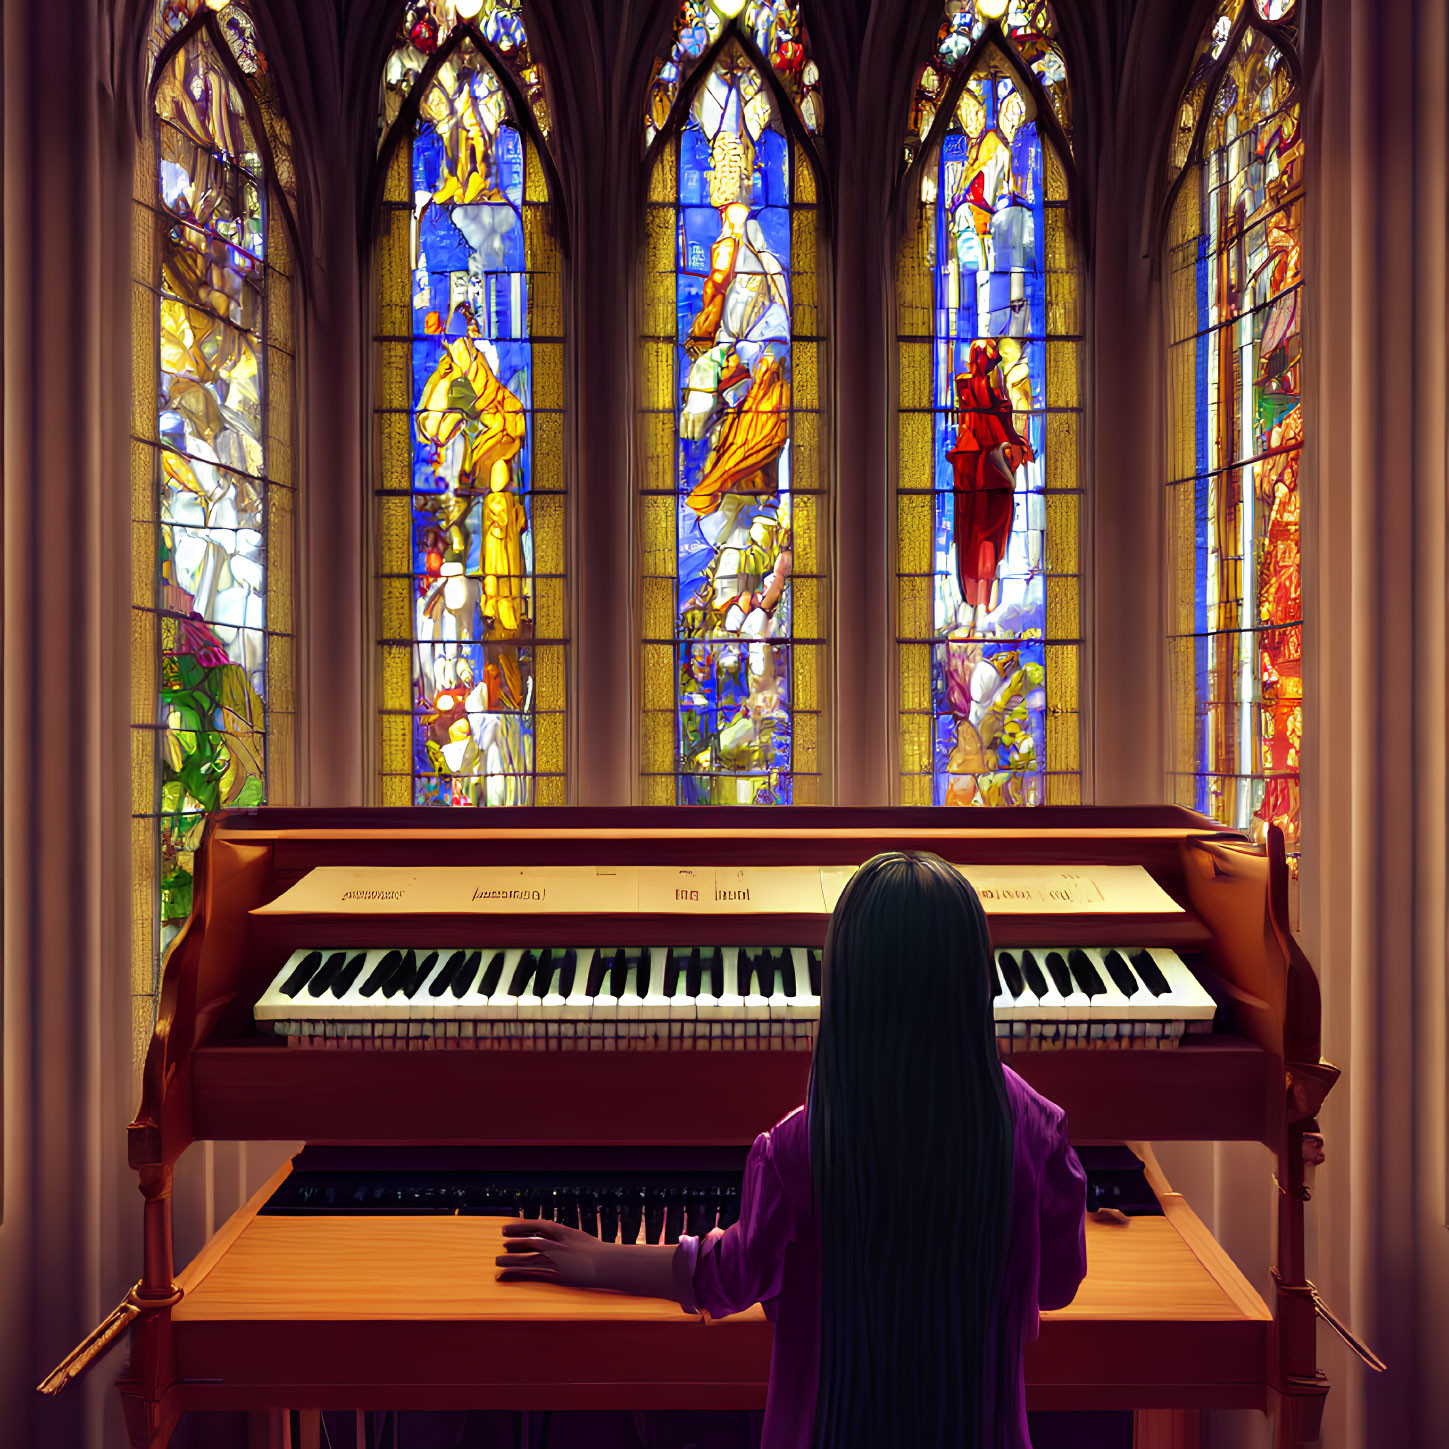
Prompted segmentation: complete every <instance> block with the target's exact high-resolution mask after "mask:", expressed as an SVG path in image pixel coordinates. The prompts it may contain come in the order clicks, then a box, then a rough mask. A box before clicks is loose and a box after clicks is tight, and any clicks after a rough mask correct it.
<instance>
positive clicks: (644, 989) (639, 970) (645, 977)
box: [629, 947, 652, 996]
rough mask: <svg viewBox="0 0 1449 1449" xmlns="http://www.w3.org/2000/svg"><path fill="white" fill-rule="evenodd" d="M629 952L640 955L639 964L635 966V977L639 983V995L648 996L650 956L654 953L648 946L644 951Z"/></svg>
mask: <svg viewBox="0 0 1449 1449" xmlns="http://www.w3.org/2000/svg"><path fill="white" fill-rule="evenodd" d="M629 954H630V955H631V956H634V955H636V954H637V956H638V964H637V965H636V966H635V968H634V979H635V980H636V981H637V982H638V983H639V995H640V996H648V995H649V977H650V966H649V958H650V956H651V954H652V953H651V952H650V951H649V950H648V948H647V947H646V948H645V949H644V950H642V951H639V952H637V953H636V952H632V951H631V952H630V953H629Z"/></svg>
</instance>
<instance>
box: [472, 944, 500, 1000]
mask: <svg viewBox="0 0 1449 1449" xmlns="http://www.w3.org/2000/svg"><path fill="white" fill-rule="evenodd" d="M506 954H507V953H506V952H503V951H495V952H494V953H493V954H492V956H490V957H489V958H488V967H487V969H486V970H485V971H484V972H483V982H482V984H481V985H480V986H479V988H478V994H479V995H480V996H484V997H488V996H492V995H493V994H494V993H495V992H496V991H497V990H498V983H499V982H500V981H501V980H502V979H503V962H504V958H505V956H506Z"/></svg>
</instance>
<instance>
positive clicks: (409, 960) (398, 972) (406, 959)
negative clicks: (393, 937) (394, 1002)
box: [382, 951, 418, 1000]
mask: <svg viewBox="0 0 1449 1449" xmlns="http://www.w3.org/2000/svg"><path fill="white" fill-rule="evenodd" d="M417 965H418V957H417V952H416V951H404V952H403V953H402V955H400V956H399V957H398V959H397V964H396V965H395V966H394V967H393V968H392V970H391V971H389V972H388V973H387V977H386V979H385V980H384V981H383V983H382V994H383V995H384V996H386V997H387V998H388V999H389V1000H391V999H392V998H393V997H394V996H396V995H397V994H398V992H399V991H401V990H402V989H403V988H404V987H405V986H406V985H407V984H408V983H409V982H410V981H411V980H412V979H413V972H414V971H415V970H417Z"/></svg>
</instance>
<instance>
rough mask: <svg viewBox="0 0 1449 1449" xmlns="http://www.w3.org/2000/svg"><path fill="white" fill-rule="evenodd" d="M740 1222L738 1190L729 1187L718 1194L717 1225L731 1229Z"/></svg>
mask: <svg viewBox="0 0 1449 1449" xmlns="http://www.w3.org/2000/svg"><path fill="white" fill-rule="evenodd" d="M739 1220H740V1190H739V1188H737V1187H734V1186H730V1187H727V1188H725V1190H724V1191H723V1192H722V1193H721V1194H720V1200H719V1223H718V1226H719V1227H721V1228H728V1227H732V1226H733V1225H734V1224H735V1223H737V1222H738V1221H739Z"/></svg>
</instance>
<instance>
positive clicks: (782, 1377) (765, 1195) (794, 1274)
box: [676, 1067, 1087, 1449]
mask: <svg viewBox="0 0 1449 1449" xmlns="http://www.w3.org/2000/svg"><path fill="white" fill-rule="evenodd" d="M1002 1070H1003V1073H1004V1075H1005V1077H1006V1095H1007V1100H1008V1101H1009V1102H1010V1104H1011V1111H1012V1116H1013V1118H1014V1119H1015V1123H1016V1132H1015V1146H1014V1151H1013V1169H1012V1171H1013V1181H1012V1216H1011V1222H1010V1224H1009V1225H1008V1229H1007V1242H1006V1260H1005V1265H1004V1272H1003V1276H1002V1289H1001V1292H1002V1298H1001V1311H1002V1320H1003V1323H1004V1325H1005V1329H1004V1333H1003V1342H1002V1343H1001V1344H1000V1348H1001V1351H1002V1352H1004V1353H1005V1354H1006V1356H1007V1358H1006V1371H1007V1382H1008V1385H1009V1389H1008V1398H1007V1402H1006V1404H1005V1405H1004V1408H1005V1411H1006V1416H1007V1422H1006V1423H1005V1424H1004V1425H1002V1426H999V1427H998V1435H997V1438H996V1442H997V1443H998V1444H1001V1445H1006V1446H1010V1449H1029V1446H1030V1444H1031V1439H1030V1437H1029V1435H1028V1433H1027V1424H1026V1392H1025V1385H1024V1384H1023V1382H1022V1373H1021V1360H1022V1354H1023V1352H1024V1351H1025V1348H1026V1345H1027V1342H1028V1341H1029V1340H1031V1339H1033V1338H1035V1337H1036V1335H1037V1329H1038V1326H1039V1324H1038V1317H1037V1314H1038V1310H1039V1309H1041V1308H1063V1307H1065V1306H1066V1305H1067V1304H1068V1303H1070V1302H1071V1301H1072V1298H1073V1297H1074V1296H1075V1294H1076V1291H1077V1287H1078V1285H1079V1284H1080V1283H1081V1281H1082V1279H1083V1278H1084V1277H1085V1276H1086V1272H1087V1245H1086V1186H1087V1185H1086V1178H1085V1177H1084V1175H1083V1173H1082V1168H1081V1164H1080V1163H1079V1162H1078V1161H1077V1155H1076V1153H1075V1152H1073V1151H1072V1149H1071V1145H1070V1144H1069V1142H1068V1141H1067V1119H1066V1114H1065V1113H1064V1112H1063V1111H1062V1109H1061V1108H1060V1107H1058V1106H1056V1105H1055V1104H1054V1103H1052V1102H1049V1101H1048V1100H1047V1099H1046V1098H1045V1097H1043V1096H1041V1095H1040V1093H1038V1092H1036V1091H1033V1090H1032V1088H1031V1087H1029V1086H1027V1084H1026V1083H1025V1082H1024V1081H1022V1079H1021V1078H1020V1077H1019V1076H1017V1075H1016V1073H1015V1072H1013V1071H1012V1070H1011V1068H1010V1067H1003V1068H1002ZM811 1199H812V1191H811V1178H810V1134H809V1129H808V1127H807V1125H806V1115H805V1109H804V1108H803V1107H797V1108H796V1109H795V1110H794V1111H793V1112H791V1113H790V1115H789V1116H788V1117H786V1118H785V1119H784V1120H783V1121H782V1122H781V1123H780V1124H779V1125H778V1126H777V1127H775V1128H774V1130H773V1131H770V1132H762V1133H761V1134H760V1135H759V1136H758V1137H757V1138H755V1145H754V1146H753V1147H752V1148H751V1149H750V1155H749V1158H748V1159H747V1161H746V1163H745V1178H744V1185H743V1190H742V1192H741V1194H740V1216H739V1221H738V1222H737V1223H735V1224H733V1225H732V1226H731V1227H728V1228H726V1229H724V1230H721V1229H719V1228H715V1229H714V1230H713V1231H712V1232H710V1233H708V1234H707V1235H706V1236H705V1237H703V1238H692V1237H681V1238H680V1240H679V1251H678V1253H677V1254H676V1276H677V1278H678V1279H679V1280H680V1281H681V1282H682V1281H683V1279H684V1277H685V1274H687V1275H688V1281H689V1282H690V1283H691V1284H692V1286H693V1297H694V1304H695V1305H697V1308H696V1307H694V1306H692V1305H691V1304H689V1303H688V1302H686V1303H685V1311H686V1312H696V1311H698V1309H703V1310H704V1312H706V1313H707V1314H708V1315H709V1316H710V1317H711V1318H724V1317H727V1316H728V1315H729V1314H731V1313H740V1312H742V1311H743V1310H744V1309H746V1308H749V1307H750V1306H751V1305H752V1304H755V1303H759V1304H761V1305H762V1306H763V1307H764V1310H765V1316H766V1317H767V1318H768V1319H769V1320H770V1321H771V1323H773V1324H774V1325H775V1341H774V1347H773V1350H772V1353H771V1359H770V1387H769V1393H768V1395H767V1397H766V1400H765V1425H764V1434H763V1437H762V1438H761V1440H760V1449H809V1446H810V1438H811V1431H812V1429H813V1427H814V1420H815V1394H816V1388H817V1385H818V1380H819V1373H820V1241H819V1228H818V1225H817V1224H816V1222H815V1215H814V1210H813V1207H812V1202H811ZM1012 1340H1015V1342H1013V1341H1012ZM989 1381H990V1379H989V1378H988V1382H989ZM1003 1430H1004V1432H1003Z"/></svg>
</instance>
